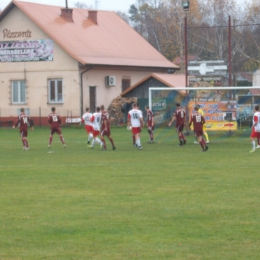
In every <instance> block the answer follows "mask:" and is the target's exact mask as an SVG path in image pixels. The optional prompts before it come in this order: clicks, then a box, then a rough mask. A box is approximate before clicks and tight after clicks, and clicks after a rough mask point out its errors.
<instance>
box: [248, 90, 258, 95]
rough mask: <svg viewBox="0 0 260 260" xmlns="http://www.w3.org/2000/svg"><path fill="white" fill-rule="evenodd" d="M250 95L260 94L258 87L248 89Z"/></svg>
mask: <svg viewBox="0 0 260 260" xmlns="http://www.w3.org/2000/svg"><path fill="white" fill-rule="evenodd" d="M249 92H250V93H251V95H260V89H250V90H249Z"/></svg>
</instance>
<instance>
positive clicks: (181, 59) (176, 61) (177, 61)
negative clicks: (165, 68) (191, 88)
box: [173, 55, 199, 64]
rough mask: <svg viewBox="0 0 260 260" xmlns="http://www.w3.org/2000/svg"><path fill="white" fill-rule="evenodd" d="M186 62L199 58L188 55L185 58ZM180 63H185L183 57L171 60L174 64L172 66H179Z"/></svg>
mask: <svg viewBox="0 0 260 260" xmlns="http://www.w3.org/2000/svg"><path fill="white" fill-rule="evenodd" d="M187 60H188V62H189V61H193V60H199V57H198V56H196V55H188V56H187ZM182 62H185V57H184V56H182V57H180V56H178V57H176V58H175V59H174V60H173V63H174V64H181V63H182Z"/></svg>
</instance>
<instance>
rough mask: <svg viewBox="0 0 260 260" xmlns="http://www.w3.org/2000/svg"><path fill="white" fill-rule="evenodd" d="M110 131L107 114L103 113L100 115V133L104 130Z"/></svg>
mask: <svg viewBox="0 0 260 260" xmlns="http://www.w3.org/2000/svg"><path fill="white" fill-rule="evenodd" d="M105 128H106V129H107V130H108V131H109V130H110V122H109V114H108V113H107V112H106V111H103V112H102V114H101V131H103V130H104V129H105Z"/></svg>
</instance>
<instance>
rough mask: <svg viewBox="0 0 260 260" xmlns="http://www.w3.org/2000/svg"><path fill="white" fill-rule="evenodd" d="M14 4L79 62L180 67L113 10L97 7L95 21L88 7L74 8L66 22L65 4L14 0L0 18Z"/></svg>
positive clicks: (0, 15) (1, 16) (0, 17)
mask: <svg viewBox="0 0 260 260" xmlns="http://www.w3.org/2000/svg"><path fill="white" fill-rule="evenodd" d="M14 6H17V7H18V8H19V9H20V10H21V11H22V12H23V13H25V15H27V16H28V17H29V18H30V19H31V20H32V21H33V22H34V23H35V24H37V25H38V26H39V27H40V28H41V29H42V30H43V31H44V32H45V33H46V34H47V35H48V36H49V37H50V38H52V39H53V40H54V41H55V42H56V43H57V44H58V45H59V46H60V47H61V48H62V49H64V50H65V51H66V52H67V53H68V54H69V55H70V56H71V57H73V58H74V59H75V60H77V61H78V62H80V63H82V64H91V65H116V66H140V67H153V68H167V69H171V68H174V69H179V67H178V66H177V65H175V64H174V63H172V62H170V61H169V60H167V59H166V58H165V57H164V56H163V55H162V54H160V53H159V52H158V51H157V50H156V49H155V48H154V47H152V46H151V45H150V44H149V43H148V42H147V41H146V40H145V39H144V38H142V37H141V36H140V35H139V34H138V33H137V32H136V31H135V30H134V29H132V28H131V27H130V26H129V25H128V24H127V23H126V22H125V21H124V20H123V19H121V17H119V15H117V14H116V13H115V12H111V11H99V10H98V11H97V24H96V23H94V22H93V21H92V20H91V19H88V16H89V11H88V10H87V9H73V22H69V21H66V20H65V19H64V18H62V17H61V16H60V15H61V8H64V7H58V6H50V5H43V4H35V3H28V2H21V1H15V0H13V3H11V4H9V5H8V7H7V8H6V10H4V11H3V12H2V13H1V14H0V21H1V20H2V19H4V16H6V15H7V13H8V12H9V10H10V9H11V8H13V7H14Z"/></svg>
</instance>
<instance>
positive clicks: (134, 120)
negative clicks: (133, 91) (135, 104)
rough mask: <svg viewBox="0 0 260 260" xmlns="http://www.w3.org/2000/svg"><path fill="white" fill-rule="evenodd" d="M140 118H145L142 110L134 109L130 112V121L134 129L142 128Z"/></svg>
mask: <svg viewBox="0 0 260 260" xmlns="http://www.w3.org/2000/svg"><path fill="white" fill-rule="evenodd" d="M140 118H143V115H142V112H141V111H140V110H137V109H132V110H130V111H129V112H128V119H129V120H130V121H131V126H132V127H141V122H140Z"/></svg>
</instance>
